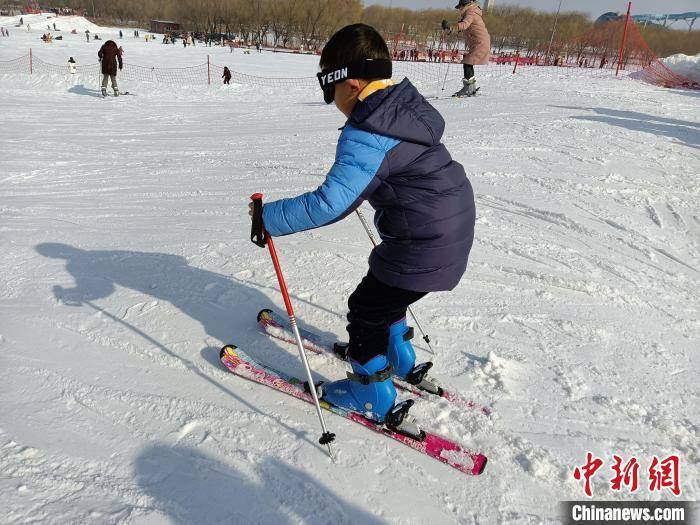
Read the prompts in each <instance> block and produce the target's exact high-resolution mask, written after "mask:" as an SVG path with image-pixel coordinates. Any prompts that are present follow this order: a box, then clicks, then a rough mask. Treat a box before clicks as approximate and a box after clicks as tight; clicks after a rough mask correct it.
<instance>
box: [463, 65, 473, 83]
mask: <svg viewBox="0 0 700 525" xmlns="http://www.w3.org/2000/svg"><path fill="white" fill-rule="evenodd" d="M463 65H464V78H466V79H467V80H469V79H470V78H472V77H473V76H474V66H472V65H471V64H463Z"/></svg>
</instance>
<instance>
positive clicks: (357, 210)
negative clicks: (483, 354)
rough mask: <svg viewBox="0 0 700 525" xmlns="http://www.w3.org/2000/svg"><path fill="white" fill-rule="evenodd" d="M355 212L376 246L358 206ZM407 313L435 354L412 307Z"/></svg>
mask: <svg viewBox="0 0 700 525" xmlns="http://www.w3.org/2000/svg"><path fill="white" fill-rule="evenodd" d="M355 212H356V213H357V216H358V217H359V218H360V222H361V223H362V226H364V227H365V231H366V232H367V235H368V236H369V240H370V241H372V244H373V245H374V246H375V247H376V246H377V239H375V237H374V234H373V233H372V230H371V229H370V227H369V224H367V219H365V216H364V215H363V214H362V212H361V211H360V209H359V208H357V209H356V210H355ZM408 313H410V314H411V317H412V318H413V320H414V321H415V323H416V326H417V327H418V330H420V333H421V334H423V341H425V344H427V345H428V348H429V349H430V353H431V354H433V355H435V351H434V350H433V347H432V346H431V345H430V337H428V334H426V333H425V331H424V330H423V327H422V326H421V325H420V322H419V321H418V318H417V317H416V314H414V313H413V309H412V308H411V307H410V306H409V307H408Z"/></svg>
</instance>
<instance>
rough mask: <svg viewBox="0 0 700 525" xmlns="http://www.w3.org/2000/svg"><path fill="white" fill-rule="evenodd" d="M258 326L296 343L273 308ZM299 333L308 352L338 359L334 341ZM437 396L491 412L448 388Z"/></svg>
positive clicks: (410, 388)
mask: <svg viewBox="0 0 700 525" xmlns="http://www.w3.org/2000/svg"><path fill="white" fill-rule="evenodd" d="M258 328H260V331H262V332H263V333H265V334H267V335H269V336H270V337H274V338H275V339H279V340H280V341H284V342H285V343H289V344H291V345H295V346H296V344H297V342H296V339H295V338H294V333H293V332H292V329H291V326H290V325H289V320H288V319H286V318H284V317H282V316H281V315H279V314H278V313H276V312H275V311H274V310H270V309H265V310H261V311H260V312H259V313H258ZM299 333H300V334H301V339H302V342H303V343H304V348H306V349H307V350H309V351H310V352H314V353H315V354H329V355H332V356H333V357H336V358H338V359H340V358H339V357H338V354H336V353H335V352H334V351H333V346H334V345H335V343H336V341H332V340H330V339H327V338H324V337H323V336H321V335H320V334H317V333H314V332H311V331H309V330H305V329H303V328H299ZM392 381H393V382H394V386H396V388H399V389H401V390H404V391H407V392H410V393H412V394H414V395H415V396H418V397H425V398H428V397H432V396H434V395H436V394H433V393H432V392H428V391H426V390H421V389H420V388H417V387H416V386H414V385H412V384H410V383H407V382H406V381H403V380H401V379H399V378H398V377H393V378H392ZM439 397H442V398H444V399H446V400H447V401H449V402H450V403H453V404H455V405H458V406H462V407H464V408H468V409H471V410H477V411H479V412H481V413H483V414H486V415H489V414H491V409H490V408H488V407H486V406H483V405H479V404H478V403H475V402H474V401H472V400H470V399H465V398H463V397H462V396H460V395H459V394H457V393H455V392H451V391H449V390H445V389H441V392H440V394H439Z"/></svg>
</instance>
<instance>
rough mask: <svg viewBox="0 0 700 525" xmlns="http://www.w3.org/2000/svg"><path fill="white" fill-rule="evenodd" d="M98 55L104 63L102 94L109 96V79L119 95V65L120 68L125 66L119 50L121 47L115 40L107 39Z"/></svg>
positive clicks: (115, 93)
mask: <svg viewBox="0 0 700 525" xmlns="http://www.w3.org/2000/svg"><path fill="white" fill-rule="evenodd" d="M97 57H98V58H99V59H100V62H101V63H102V96H103V97H106V96H107V80H108V79H110V80H111V81H112V89H113V90H114V96H115V97H118V96H119V88H118V87H117V65H118V66H119V70H121V69H122V67H124V64H123V62H122V54H121V53H120V52H119V47H117V43H116V42H115V41H114V40H107V42H105V43H104V44H102V47H101V48H100V50H99V51H98V52H97Z"/></svg>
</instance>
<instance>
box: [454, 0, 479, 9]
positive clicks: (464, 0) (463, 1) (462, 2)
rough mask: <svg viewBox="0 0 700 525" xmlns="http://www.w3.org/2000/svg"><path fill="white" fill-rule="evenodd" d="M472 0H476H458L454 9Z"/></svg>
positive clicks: (474, 0)
mask: <svg viewBox="0 0 700 525" xmlns="http://www.w3.org/2000/svg"><path fill="white" fill-rule="evenodd" d="M472 2H476V0H459V3H458V4H457V5H456V6H455V9H459V8H460V7H464V6H465V5H467V4H471V3H472Z"/></svg>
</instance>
